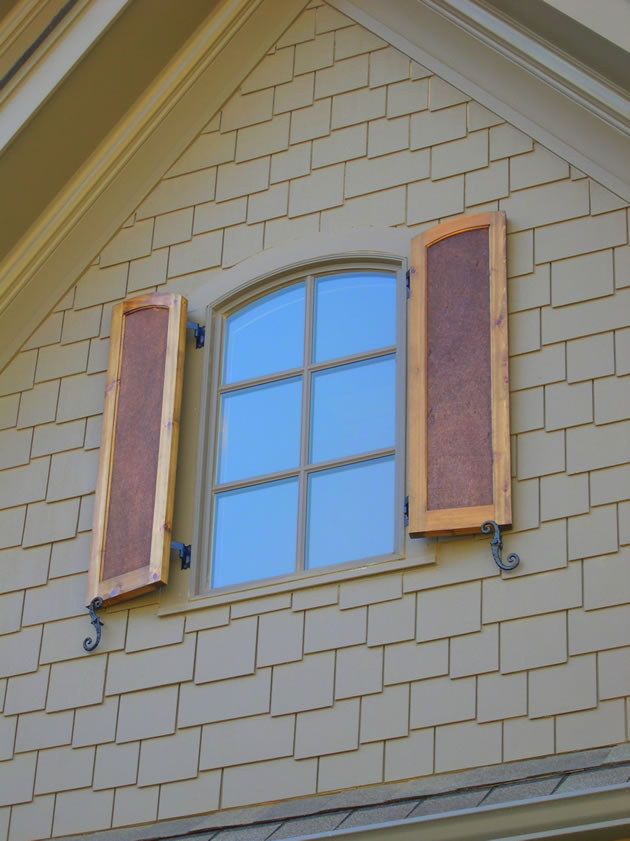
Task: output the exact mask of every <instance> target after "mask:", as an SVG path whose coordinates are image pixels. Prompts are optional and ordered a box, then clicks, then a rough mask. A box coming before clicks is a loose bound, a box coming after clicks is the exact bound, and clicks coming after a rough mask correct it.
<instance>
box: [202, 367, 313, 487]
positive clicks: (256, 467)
mask: <svg viewBox="0 0 630 841" xmlns="http://www.w3.org/2000/svg"><path fill="white" fill-rule="evenodd" d="M301 411H302V378H301V377H291V378H290V379H288V380H277V381H276V382H272V383H266V384H265V385H256V386H251V387H250V388H242V389H238V391H229V392H227V393H225V394H223V395H221V410H220V415H219V448H218V465H217V481H218V482H231V481H233V480H235V479H244V478H246V477H249V476H260V475H261V474H263V473H273V472H274V471H276V470H286V469H288V468H291V467H297V466H298V464H299V460H300V417H301Z"/></svg>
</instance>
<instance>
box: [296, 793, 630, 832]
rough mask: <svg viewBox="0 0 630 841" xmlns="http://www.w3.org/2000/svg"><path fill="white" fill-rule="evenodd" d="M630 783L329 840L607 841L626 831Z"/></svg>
mask: <svg viewBox="0 0 630 841" xmlns="http://www.w3.org/2000/svg"><path fill="white" fill-rule="evenodd" d="M628 802H630V784H628V783H626V784H624V785H621V786H606V787H604V788H599V789H591V790H586V791H579V792H575V793H572V794H567V795H564V796H563V795H550V796H547V797H536V798H532V799H531V800H524V801H520V802H517V803H505V804H501V805H499V806H478V807H477V808H475V809H462V810H459V811H454V812H447V813H446V814H441V815H427V816H425V817H420V818H407V819H406V820H399V821H391V822H388V823H383V824H377V825H375V826H370V827H367V828H365V827H364V828H356V829H348V830H345V831H344V830H335V831H332V832H326V833H321V834H318V835H310V836H307V837H306V838H305V839H304V841H306V839H312V841H315V839H318V841H323V839H330V841H490V839H491V841H543V839H545V841H546V839H549V840H550V839H558V841H560V839H562V841H599V839H601V841H604V839H606V841H610V839H622V838H627V837H628V835H629V833H630V817H629V815H628Z"/></svg>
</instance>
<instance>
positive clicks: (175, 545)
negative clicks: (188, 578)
mask: <svg viewBox="0 0 630 841" xmlns="http://www.w3.org/2000/svg"><path fill="white" fill-rule="evenodd" d="M191 547H192V545H191V544H190V543H179V542H178V541H177V540H171V549H177V551H178V553H179V557H180V560H181V562H182V569H190V550H191Z"/></svg>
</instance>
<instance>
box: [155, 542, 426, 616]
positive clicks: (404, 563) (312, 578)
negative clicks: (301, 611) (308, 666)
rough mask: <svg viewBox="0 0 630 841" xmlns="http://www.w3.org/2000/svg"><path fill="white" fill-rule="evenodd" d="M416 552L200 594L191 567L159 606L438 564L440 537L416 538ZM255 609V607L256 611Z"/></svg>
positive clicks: (199, 603) (167, 609) (253, 595)
mask: <svg viewBox="0 0 630 841" xmlns="http://www.w3.org/2000/svg"><path fill="white" fill-rule="evenodd" d="M413 543H414V544H415V545H414V546H413V555H412V556H410V557H406V558H394V559H393V560H392V559H383V560H377V561H373V562H372V563H367V564H363V565H361V566H353V567H348V566H344V567H337V568H335V569H329V568H321V569H317V570H312V571H308V572H301V573H296V574H294V575H292V576H290V577H286V578H283V579H281V580H278V579H274V580H271V581H269V582H268V583H265V582H264V581H255V582H251V581H249V582H246V583H245V584H239V585H236V586H234V587H222V588H221V589H220V590H216V591H215V592H210V593H201V594H199V595H188V593H187V591H186V588H187V586H188V583H189V581H188V576H189V575H190V571H187V572H186V571H182V572H180V571H178V573H179V574H177V575H174V576H173V579H172V581H169V584H168V587H165V588H164V589H163V590H162V591H161V593H160V603H159V607H158V611H157V612H158V615H159V616H169V615H171V614H176V613H189V612H191V611H193V610H201V609H203V608H206V607H217V606H220V605H225V604H233V603H235V602H242V601H249V600H253V599H262V598H265V597H267V596H274V595H277V594H281V593H289V592H294V591H297V590H306V589H309V588H313V587H320V586H322V585H324V584H335V583H338V582H339V583H341V582H344V581H352V580H354V579H356V578H365V577H367V576H373V575H379V574H382V575H385V574H388V573H391V572H396V571H398V570H405V569H411V568H413V567H417V566H424V565H426V564H434V563H435V561H436V558H437V552H436V547H437V541H436V540H432V539H420V540H418V541H417V542H416V541H413ZM253 612H255V611H253Z"/></svg>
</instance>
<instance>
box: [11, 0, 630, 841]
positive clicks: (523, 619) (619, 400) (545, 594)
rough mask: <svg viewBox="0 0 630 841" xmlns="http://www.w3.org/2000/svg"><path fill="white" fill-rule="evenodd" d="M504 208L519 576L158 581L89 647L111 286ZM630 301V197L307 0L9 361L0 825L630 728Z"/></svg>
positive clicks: (181, 282)
mask: <svg viewBox="0 0 630 841" xmlns="http://www.w3.org/2000/svg"><path fill="white" fill-rule="evenodd" d="M496 209H503V210H505V211H506V213H507V218H508V231H509V236H508V273H509V275H510V281H509V284H510V285H509V307H510V313H511V315H510V354H511V388H512V391H513V394H512V432H513V470H514V474H515V475H514V482H513V494H514V511H515V517H514V519H515V523H514V529H513V531H512V533H511V534H510V535H508V537H507V538H506V551H517V552H518V553H519V554H520V555H521V558H522V563H521V566H520V567H519V568H518V569H517V570H516V571H515V572H512V573H509V574H507V575H504V576H501V575H499V572H498V570H497V568H496V566H495V565H494V564H493V563H492V560H491V557H490V553H489V548H488V541H487V539H486V538H483V537H480V538H459V539H453V540H442V541H440V542H439V544H438V555H437V563H436V564H435V565H430V566H424V567H420V568H418V569H416V570H411V571H408V572H405V573H396V574H389V575H382V576H379V577H378V578H377V579H375V578H371V579H365V580H363V581H361V580H357V581H348V582H346V583H343V584H341V585H339V586H337V585H330V586H326V587H319V588H312V589H306V590H303V591H300V592H296V593H295V594H293V595H292V594H290V593H289V594H280V595H277V596H274V597H271V598H268V599H258V600H253V601H249V602H242V603H234V605H233V606H232V607H231V608H230V606H221V607H217V608H206V609H203V610H197V611H190V612H184V613H180V614H174V615H169V616H162V617H158V616H157V604H156V601H157V598H156V597H155V596H154V597H151V596H149V597H145V598H144V599H142V600H137V601H131V602H128V603H126V604H123V605H121V606H119V607H117V608H116V609H112V610H110V611H107V612H105V616H104V619H105V623H106V625H105V627H104V633H103V641H102V643H101V646H100V647H99V649H97V651H96V652H95V653H94V654H91V655H85V654H84V653H83V651H82V649H81V642H82V640H83V638H84V637H85V636H86V635H88V634H89V632H90V630H91V628H90V625H89V623H88V619H87V614H86V612H85V610H84V608H83V603H84V593H85V583H86V582H85V579H86V572H85V570H86V566H87V558H88V552H89V538H90V528H91V513H92V502H93V489H94V485H95V479H96V465H97V458H98V446H99V435H100V415H101V412H102V407H103V385H104V379H105V374H104V371H105V367H106V357H107V348H108V341H107V338H108V334H109V320H110V316H111V308H112V305H113V304H114V303H115V302H116V301H117V300H120V299H122V298H124V297H125V296H126V295H129V296H131V295H134V294H136V293H137V292H138V291H140V290H142V291H148V290H150V289H168V290H171V291H176V292H183V293H184V294H190V293H191V292H194V291H195V290H198V289H200V288H201V287H202V286H203V285H204V284H207V285H208V288H211V287H212V283H213V282H217V281H218V280H219V278H220V277H221V274H222V272H223V271H224V270H225V269H227V268H229V267H231V266H233V265H235V264H236V263H237V262H239V261H241V260H243V259H245V258H247V257H249V256H251V255H254V254H256V253H258V252H260V251H261V249H267V248H272V247H277V246H282V245H283V244H285V243H287V242H289V241H292V240H300V239H302V240H304V241H305V242H306V241H308V239H309V237H313V236H315V235H316V234H317V233H318V232H325V231H332V230H336V231H339V230H343V229H350V228H352V227H357V226H359V227H363V226H370V225H377V226H379V227H384V226H388V225H390V226H407V227H408V228H409V237H411V236H412V235H413V233H415V232H417V231H419V230H420V229H422V228H423V227H428V226H430V225H432V224H434V223H435V222H437V221H438V220H441V219H444V218H446V217H448V216H452V215H459V214H460V213H462V212H464V211H466V212H467V211H474V210H496ZM629 295H630V246H629V245H628V210H627V208H626V206H625V205H623V203H622V202H620V201H619V200H618V199H617V198H616V197H615V196H613V195H612V194H610V193H609V192H607V191H606V190H605V189H603V188H602V187H600V186H599V185H597V184H596V183H595V182H593V181H591V180H590V179H588V178H586V177H585V176H584V175H583V174H582V173H580V172H578V171H576V170H574V169H573V168H571V167H570V166H569V165H568V164H566V163H565V162H564V161H562V160H560V159H559V158H557V157H556V156H554V155H552V154H551V153H549V152H547V151H546V150H545V149H544V148H542V147H541V146H538V145H537V144H535V143H534V142H533V141H532V140H531V139H530V138H528V137H526V136H525V135H523V134H521V133H519V132H518V131H516V130H514V129H512V128H511V127H510V126H509V125H507V124H505V123H504V122H503V121H502V120H501V119H499V118H498V117H496V116H494V115H493V114H491V113H489V112H488V111H486V110H485V109H484V108H482V107H481V106H479V105H477V104H476V103H474V102H472V101H470V100H468V98H467V97H465V96H463V95H462V94H460V93H459V92H458V91H456V90H455V89H454V88H452V87H450V86H449V85H447V84H446V83H444V82H443V81H441V80H440V79H439V78H437V77H435V76H432V75H431V74H430V73H429V71H427V70H425V69H424V68H420V67H418V66H417V65H415V64H412V63H410V62H409V61H408V60H407V59H406V58H405V57H404V56H402V55H401V54H399V53H397V52H396V51H394V50H393V49H392V48H390V47H388V46H387V45H386V44H385V43H384V42H382V41H380V40H379V39H378V38H376V37H374V36H373V35H371V34H370V33H368V32H367V31H365V30H362V29H361V28H360V27H358V26H355V25H353V24H352V22H351V21H350V20H348V19H347V18H344V17H343V16H341V15H339V13H337V12H336V11H334V10H332V9H331V8H330V7H328V6H325V5H323V4H321V3H319V2H318V0H316V1H315V2H313V3H311V6H310V7H309V9H307V10H306V11H305V12H304V13H303V14H302V15H301V16H300V18H299V19H298V21H297V22H296V23H295V25H294V26H293V27H292V29H291V30H290V31H289V33H287V35H286V36H284V37H283V38H282V39H281V40H280V41H279V42H278V44H277V45H276V48H275V50H274V51H272V53H271V54H270V55H269V56H268V57H267V58H266V59H265V60H264V61H263V63H262V64H261V65H260V66H259V67H258V68H257V69H256V70H255V71H254V72H253V73H252V74H251V75H250V77H249V78H248V79H247V80H246V82H245V83H244V84H243V86H242V88H241V92H240V93H239V94H237V95H235V96H234V97H233V98H232V99H231V100H230V101H229V102H228V103H227V105H226V106H225V108H224V109H223V112H222V114H221V115H218V116H217V117H216V118H215V119H214V120H212V122H211V124H210V125H208V126H206V127H205V129H204V131H203V132H202V133H201V134H200V135H199V137H198V138H197V140H196V141H195V142H194V143H193V144H192V146H191V147H190V149H189V150H188V151H187V152H186V153H185V154H184V155H183V156H182V157H181V158H180V160H179V161H178V162H177V163H176V164H175V166H174V167H173V168H172V169H171V170H170V172H168V173H167V174H166V176H165V177H164V178H163V179H162V180H161V181H160V183H159V184H158V185H157V187H156V189H155V190H154V191H153V192H152V193H151V194H150V195H149V196H148V197H147V198H146V200H145V201H144V202H143V203H142V204H141V205H140V206H139V208H138V209H137V212H136V213H135V214H134V216H133V217H132V218H131V219H129V220H128V221H127V223H125V225H124V226H123V227H122V228H121V230H120V231H119V233H118V234H117V235H116V237H115V238H114V239H113V240H112V242H110V244H109V245H108V246H107V247H106V248H105V249H104V250H103V252H102V253H101V254H100V255H99V256H98V257H97V259H96V260H95V263H94V265H93V266H92V267H91V268H90V269H89V270H88V272H87V273H86V274H85V275H84V276H83V277H82V278H80V279H79V280H78V283H77V284H76V285H75V286H74V287H73V289H72V290H71V291H70V292H69V293H68V294H67V295H66V296H65V297H64V299H63V300H62V301H61V302H60V303H59V305H58V306H57V307H56V308H55V310H54V312H53V313H51V315H50V316H49V318H48V319H47V320H46V322H45V323H44V324H43V325H42V326H41V327H40V329H39V330H38V331H37V332H36V333H35V334H34V335H33V336H32V337H31V338H30V339H29V340H28V341H27V342H26V344H25V345H24V348H23V349H22V352H21V353H20V354H19V356H18V357H17V358H16V359H15V360H14V362H12V363H11V364H10V366H9V367H8V368H7V369H6V370H5V371H4V372H2V373H1V374H0V426H1V427H2V431H0V471H1V472H0V545H1V546H2V551H0V593H1V595H0V710H3V712H2V714H1V715H0V839H2V841H4V839H5V838H6V837H8V839H9V841H27V839H37V838H44V837H48V836H49V835H51V834H53V835H65V834H70V833H76V832H84V831H90V830H97V829H104V828H108V827H110V826H126V825H129V824H133V823H141V822H145V821H154V820H156V819H158V818H159V819H162V818H171V817H178V816H180V815H188V814H193V813H195V812H206V811H210V810H212V809H216V808H226V807H231V806H236V805H243V804H250V803H257V802H264V801H268V800H277V799H282V798H286V797H292V796H298V795H305V794H311V793H314V792H316V791H327V790H332V789H338V788H344V787H350V786H358V785H365V784H370V783H374V782H380V781H383V780H385V781H388V780H396V779H404V778H408V777H414V776H421V775H429V774H433V773H441V772H445V771H452V770H457V769H460V768H466V767H475V766H481V765H487V764H492V763H499V762H507V761H511V760H516V759H522V758H528V757H541V756H546V755H550V754H553V753H556V752H558V753H562V752H567V751H572V750H579V749H582V748H587V747H593V746H600V745H612V744H616V743H619V742H624V741H626V739H627V726H628V724H627V721H628V707H627V704H628V697H627V696H629V695H630V682H629V680H628V677H627V676H628V673H629V666H630V532H629V530H628V523H629V522H630V502H629V501H628V500H629V497H630V490H629V489H630V420H629V418H630V401H629V400H628V394H630V391H629V389H628V383H629V382H630V380H629V378H628V375H629V374H630V327H629V326H628V325H629V323H630V318H629V313H630V302H629V300H628V297H629ZM185 399H187V400H190V401H191V402H192V403H193V404H194V402H195V398H194V396H193V397H192V398H191V396H190V394H189V395H188V396H187V397H186V398H185ZM183 446H184V448H185V446H189V447H190V444H188V445H183ZM186 470H188V474H190V472H191V471H192V474H194V464H193V466H192V467H188V468H184V471H186ZM188 474H186V473H185V475H184V476H183V477H182V471H181V470H180V474H179V485H178V490H177V495H178V511H180V514H179V517H180V519H179V528H180V531H181V532H185V531H186V529H187V528H188V527H189V522H185V521H186V517H187V514H186V513H182V512H184V509H185V510H187V511H189V510H190V508H191V505H190V504H189V503H188V500H190V490H189V488H190V487H191V486H192V485H193V483H194V475H188ZM182 499H184V500H186V501H187V502H186V504H184V503H183V502H182ZM184 523H185V526H184ZM182 526H184V527H182ZM177 529H178V522H177V521H176V522H175V536H177ZM179 580H181V579H179ZM218 655H219V656H218ZM195 668H197V672H195ZM195 675H196V677H197V680H198V682H195V680H194V677H195ZM147 710H150V711H151V714H150V715H146V711H147Z"/></svg>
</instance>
